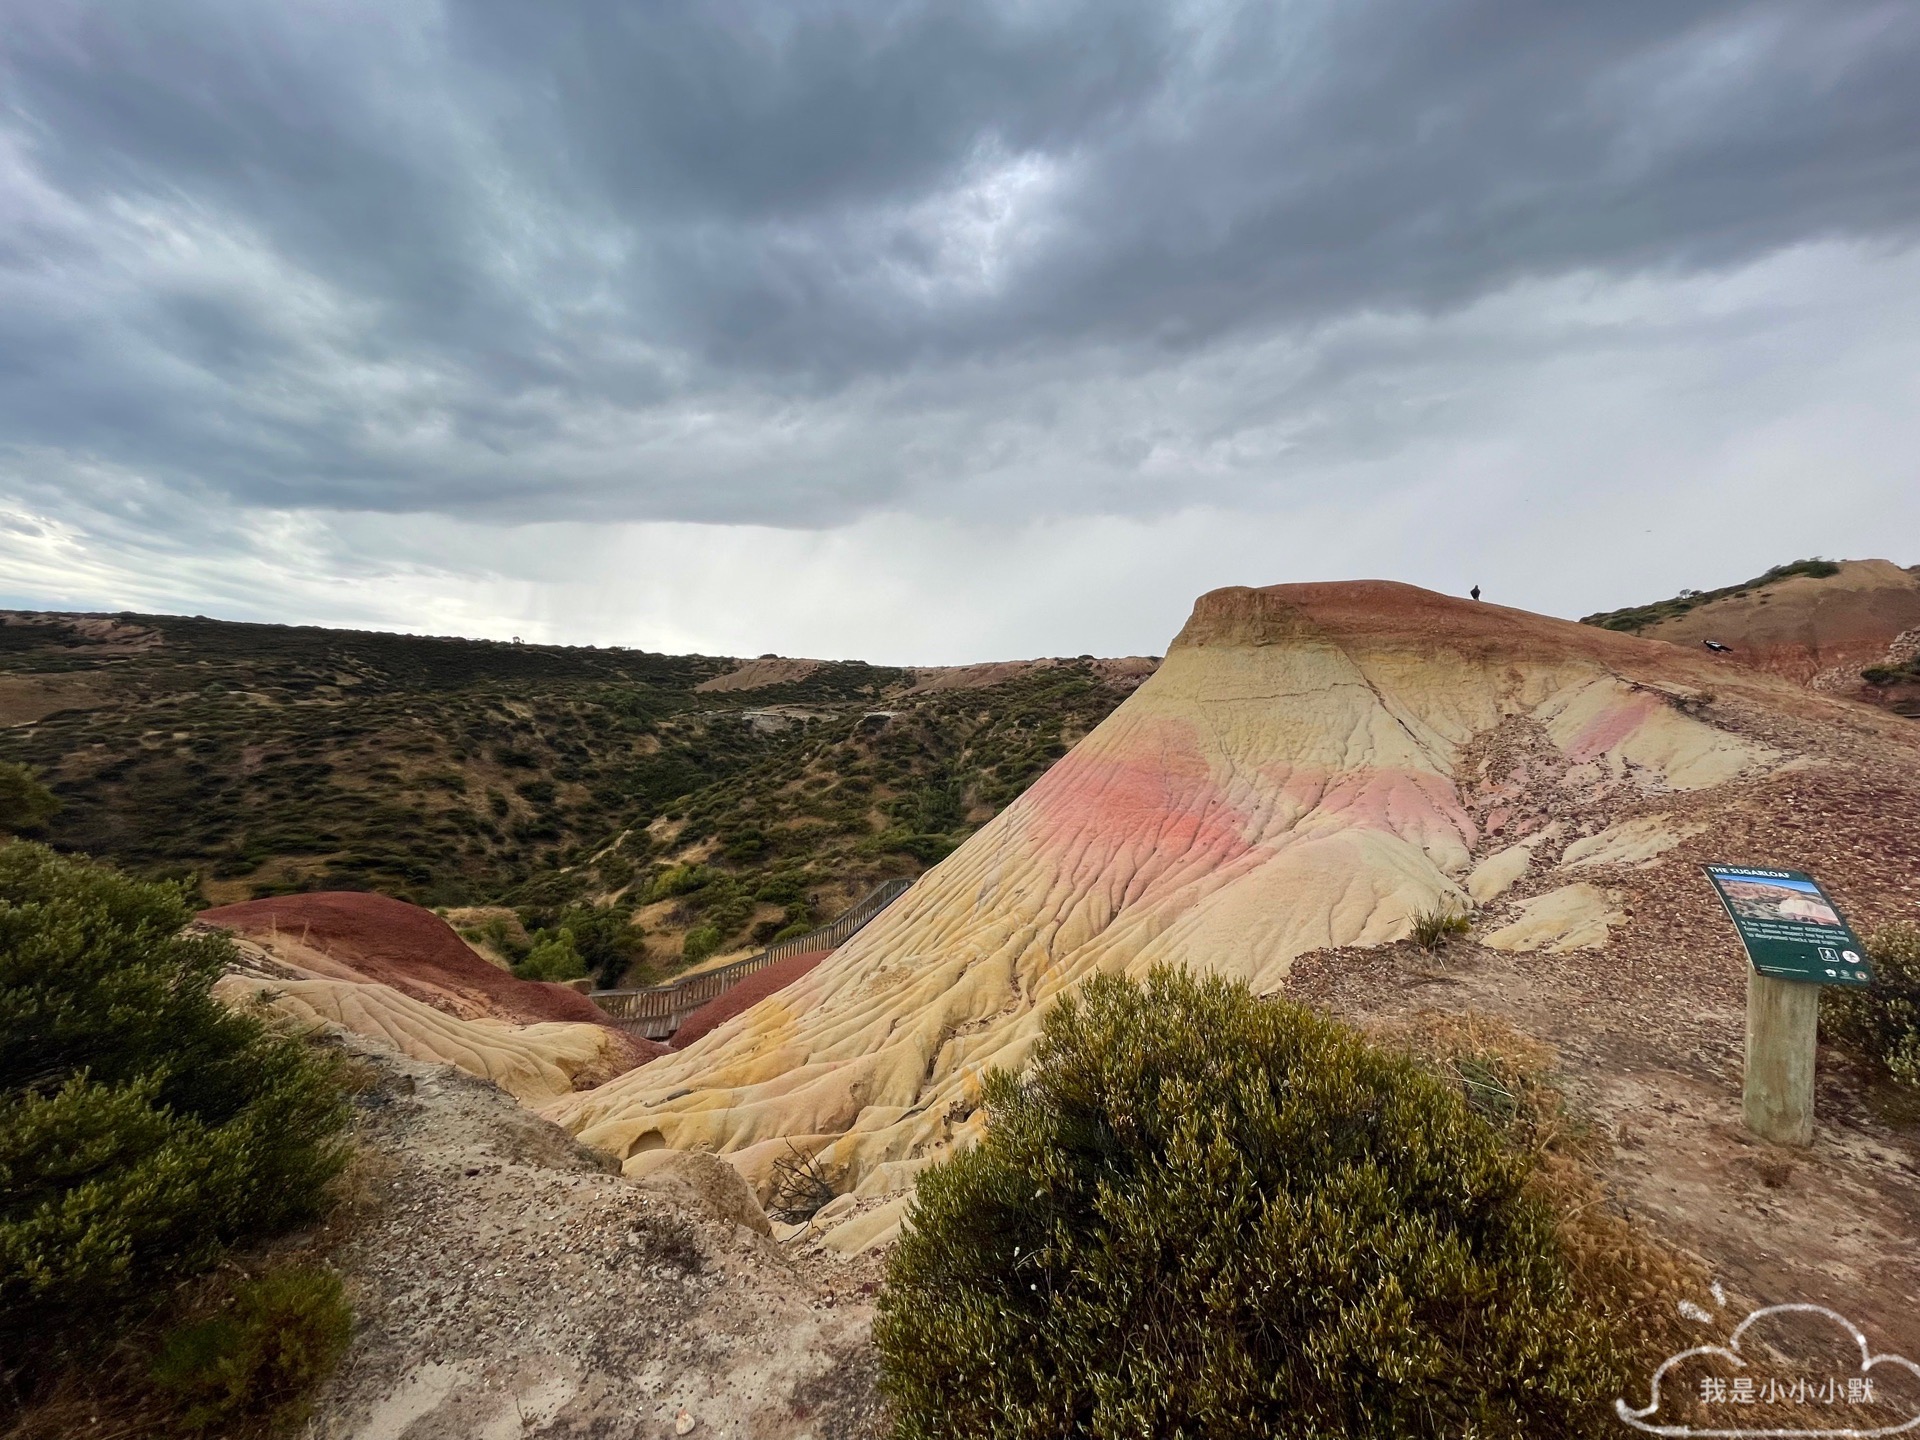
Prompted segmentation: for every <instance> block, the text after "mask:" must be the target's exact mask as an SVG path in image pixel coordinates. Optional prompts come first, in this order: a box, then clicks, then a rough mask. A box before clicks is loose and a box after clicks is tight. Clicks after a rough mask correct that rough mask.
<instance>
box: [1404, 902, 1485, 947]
mask: <svg viewBox="0 0 1920 1440" xmlns="http://www.w3.org/2000/svg"><path fill="white" fill-rule="evenodd" d="M1472 928H1473V925H1472V922H1471V921H1469V920H1468V919H1467V917H1466V916H1464V915H1462V914H1460V913H1459V912H1458V911H1455V910H1429V911H1427V912H1426V913H1425V914H1423V915H1416V916H1414V917H1413V943H1414V944H1416V945H1418V946H1419V947H1420V948H1421V949H1422V950H1425V951H1427V952H1429V953H1431V952H1433V951H1435V950H1439V949H1440V948H1442V947H1443V946H1444V945H1446V943H1447V942H1448V941H1449V940H1453V939H1455V938H1457V937H1459V936H1461V935H1465V934H1466V933H1467V932H1468V931H1469V930H1471V929H1472Z"/></svg>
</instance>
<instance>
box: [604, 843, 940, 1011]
mask: <svg viewBox="0 0 1920 1440" xmlns="http://www.w3.org/2000/svg"><path fill="white" fill-rule="evenodd" d="M912 884H913V882H912V881H911V880H889V881H887V882H886V883H885V884H884V885H881V886H879V887H878V888H876V889H875V890H873V891H872V892H871V893H870V894H868V895H866V896H864V897H862V898H861V899H860V900H859V901H858V902H857V903H856V904H854V905H853V906H852V907H851V908H850V909H848V910H847V911H846V912H844V913H843V914H842V915H841V916H840V918H839V919H837V920H835V921H834V922H833V923H832V924H830V925H822V926H821V927H820V928H819V929H817V930H809V931H808V932H807V933H806V934H804V935H795V936H794V937H793V938H792V939H790V940H782V941H780V942H778V943H777V944H773V945H769V946H768V947H767V948H766V949H764V950H762V951H761V952H760V953H759V954H757V955H749V956H747V958H746V959H744V960H736V961H734V962H733V963H732V964H731V965H722V966H720V967H719V968H718V969H716V970H703V971H701V972H700V973H699V974H698V975H689V976H687V977H686V979H684V980H676V981H674V982H673V983H672V984H670V985H648V986H645V987H643V988H641V989H638V990H593V991H589V992H588V995H587V998H588V999H590V1000H592V1001H593V1003H594V1004H596V1005H598V1006H599V1007H600V1008H601V1009H602V1010H604V1011H606V1012H607V1016H608V1018H609V1019H611V1020H612V1021H613V1022H614V1023H615V1024H616V1025H618V1026H619V1027H620V1028H621V1029H623V1030H630V1031H632V1032H633V1033H634V1034H636V1035H644V1036H645V1037H646V1038H647V1039H649V1040H664V1039H666V1038H667V1037H668V1036H670V1035H672V1034H673V1032H674V1031H676V1030H678V1029H679V1028H680V1023H681V1021H683V1020H685V1019H686V1018H687V1016H689V1015H691V1014H692V1013H693V1012H694V1011H696V1010H698V1009H699V1008H700V1007H701V1006H702V1005H705V1004H706V1003H707V1002H708V1001H709V1000H717V999H718V998H719V997H720V996H722V995H724V994H726V992H727V991H729V990H731V989H732V988H733V987H734V986H736V985H738V984H739V983H740V982H741V981H742V980H744V979H746V978H747V977H748V976H749V975H753V974H756V973H758V972H759V971H761V970H764V969H766V968H767V966H769V965H771V964H772V963H773V962H774V961H776V960H778V959H781V958H782V957H783V956H787V955H805V954H808V953H811V952H812V951H815V950H836V949H838V948H839V947H840V946H842V945H844V944H846V943H847V941H848V940H849V939H850V938H852V936H853V934H854V932H855V931H857V930H859V929H860V927H861V926H863V925H865V924H866V923H867V922H868V921H869V920H871V919H873V917H874V916H876V915H878V914H879V913H880V912H881V911H882V910H884V909H886V908H887V906H889V905H891V904H892V903H893V902H894V901H896V900H898V899H899V898H900V897H901V896H902V895H904V894H906V893H907V889H908V887H909V886H911V885H912Z"/></svg>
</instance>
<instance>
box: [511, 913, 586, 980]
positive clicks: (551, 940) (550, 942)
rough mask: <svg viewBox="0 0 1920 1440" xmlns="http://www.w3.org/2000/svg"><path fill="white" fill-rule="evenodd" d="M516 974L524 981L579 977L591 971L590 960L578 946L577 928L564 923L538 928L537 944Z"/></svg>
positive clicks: (516, 966) (535, 934) (535, 943)
mask: <svg viewBox="0 0 1920 1440" xmlns="http://www.w3.org/2000/svg"><path fill="white" fill-rule="evenodd" d="M513 973H514V974H515V975H518V976H519V977H520V978H521V979H522V980H578V979H579V978H580V977H581V976H583V975H585V974H586V973H587V962H586V961H585V960H583V959H582V958H581V957H580V951H579V950H578V949H577V948H576V947H575V946H574V943H573V931H571V930H569V929H567V928H566V927H565V926H561V927H560V928H559V929H555V930H536V931H534V934H533V945H532V947H531V948H529V949H528V951H527V955H526V958H525V959H524V960H522V961H520V963H519V964H517V965H515V966H514V967H513Z"/></svg>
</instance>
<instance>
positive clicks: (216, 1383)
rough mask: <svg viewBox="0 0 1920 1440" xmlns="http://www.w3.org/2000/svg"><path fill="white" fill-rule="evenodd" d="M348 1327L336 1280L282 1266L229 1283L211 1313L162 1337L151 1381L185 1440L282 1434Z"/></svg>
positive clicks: (301, 1412)
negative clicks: (190, 1438)
mask: <svg viewBox="0 0 1920 1440" xmlns="http://www.w3.org/2000/svg"><path fill="white" fill-rule="evenodd" d="M352 1329H353V1312H352V1310H351V1308H350V1307H349V1306H348V1304H347V1299H346V1294H345V1292H344V1291H343V1289H342V1288H341V1285H340V1278H339V1277H338V1276H337V1275H335V1274H334V1273H333V1272H332V1271H330V1270H322V1269H317V1268H307V1267H294V1266H288V1267H286V1268H284V1269H279V1270H270V1271H268V1272H267V1273H266V1274H265V1275H262V1276H260V1277H259V1278H257V1279H251V1280H246V1281H243V1282H242V1283H240V1284H239V1285H236V1286H235V1287H233V1290H232V1292H231V1294H230V1295H229V1296H228V1297H227V1299H226V1303H225V1304H224V1305H223V1306H222V1307H221V1309H220V1311H219V1313H217V1314H215V1315H213V1316H212V1317H210V1318H207V1319H201V1320H197V1321H194V1322H192V1323H189V1324H185V1325H181V1326H178V1327H176V1328H175V1329H173V1330H172V1331H171V1332H169V1333H168V1334H167V1335H166V1337H165V1338H164V1340H163V1341H162V1343H161V1348H160V1354H159V1356H158V1358H157V1359H156V1360H155V1362H154V1366H153V1380H154V1384H155V1386H156V1388H157V1389H158V1390H159V1391H160V1393H161V1394H162V1395H163V1396H165V1397H166V1398H167V1399H168V1400H170V1401H171V1402H172V1405H173V1407H174V1411H175V1415H174V1426H175V1428H177V1429H178V1430H180V1431H183V1432H185V1433H187V1434H192V1435H221V1436H240V1435H253V1434H274V1433H279V1432H284V1431H285V1430H287V1429H289V1428H291V1427H292V1426H294V1425H297V1424H299V1423H300V1421H302V1420H304V1419H305V1418H306V1415H307V1411H308V1409H309V1408H310V1404H311V1398H312V1395H313V1392H314V1390H315V1389H316V1388H318V1386H319V1384H320V1382H321V1381H322V1380H324V1379H326V1377H327V1376H328V1375H329V1374H331V1373H332V1372H333V1367H334V1366H335V1364H337V1363H338V1362H339V1359H340V1356H341V1354H342V1353H343V1352H344V1351H345V1350H346V1348H347V1341H348V1339H349V1338H350V1337H351V1334H352Z"/></svg>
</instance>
